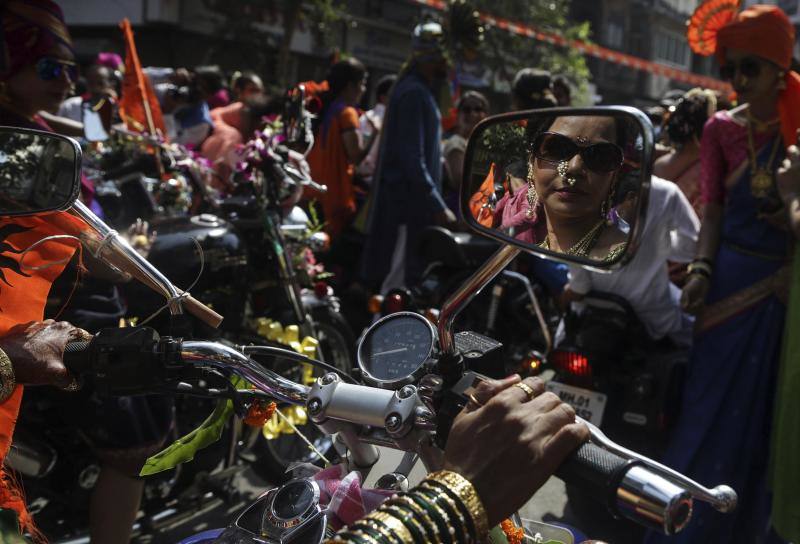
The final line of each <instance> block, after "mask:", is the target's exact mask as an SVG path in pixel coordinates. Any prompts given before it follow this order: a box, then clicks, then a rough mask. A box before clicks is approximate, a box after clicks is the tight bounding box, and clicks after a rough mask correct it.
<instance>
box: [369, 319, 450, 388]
mask: <svg viewBox="0 0 800 544" xmlns="http://www.w3.org/2000/svg"><path fill="white" fill-rule="evenodd" d="M435 339H436V331H435V330H434V328H433V325H431V324H430V322H429V321H428V320H427V319H425V318H424V317H422V316H421V315H419V314H415V313H412V312H399V313H396V314H391V315H389V316H386V317H384V318H383V319H381V320H380V321H378V322H377V323H375V324H374V325H373V326H372V327H370V329H369V330H368V331H367V332H366V334H364V337H363V338H362V339H361V343H360V344H359V346H358V366H359V367H360V368H361V371H362V373H363V375H364V379H365V381H368V382H370V383H371V384H373V385H378V386H381V387H394V386H396V385H402V384H404V383H409V382H411V381H413V380H414V378H416V377H417V374H419V373H420V372H422V371H423V370H424V368H423V367H424V365H425V362H426V361H428V359H429V358H430V357H431V355H432V354H433V346H434V341H435Z"/></svg>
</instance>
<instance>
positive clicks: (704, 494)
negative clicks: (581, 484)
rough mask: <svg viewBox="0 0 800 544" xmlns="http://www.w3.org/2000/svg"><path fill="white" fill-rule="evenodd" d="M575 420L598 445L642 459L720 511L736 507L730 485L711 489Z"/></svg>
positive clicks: (627, 456)
mask: <svg viewBox="0 0 800 544" xmlns="http://www.w3.org/2000/svg"><path fill="white" fill-rule="evenodd" d="M575 420H576V421H578V422H579V423H583V424H585V425H586V426H587V427H589V432H590V434H591V437H592V438H591V439H592V442H594V443H595V444H597V445H598V446H601V447H603V448H605V449H607V450H608V451H610V452H613V453H615V454H617V455H619V456H621V457H625V458H626V459H635V460H637V461H640V462H641V463H642V464H643V465H644V466H645V467H647V468H648V469H649V470H650V471H652V472H655V473H658V474H660V475H661V476H663V477H664V478H666V479H668V480H670V481H672V482H673V483H675V484H676V485H678V486H680V487H682V488H684V489H686V491H688V492H689V493H690V494H691V495H692V497H694V498H695V499H697V500H701V501H703V502H706V503H708V504H710V505H711V506H712V507H713V508H714V509H715V510H717V511H718V512H722V513H728V512H732V511H733V510H735V509H736V505H737V503H738V500H739V499H738V496H737V495H736V491H734V490H733V488H731V487H730V486H727V485H718V486H716V487H714V488H712V489H709V488H707V487H705V486H703V485H700V484H699V483H697V482H695V481H694V480H692V479H691V478H689V477H688V476H684V475H683V474H681V473H680V472H678V471H677V470H673V469H671V468H669V467H668V466H666V465H662V464H661V463H658V462H656V461H653V460H652V459H650V458H648V457H645V456H643V455H640V454H638V453H636V452H635V451H632V450H629V449H627V448H624V447H622V446H620V445H619V444H617V443H616V442H614V441H613V440H611V439H610V438H608V437H607V436H606V435H605V433H603V431H601V430H600V429H599V428H598V427H597V426H595V425H592V424H591V423H589V422H588V421H586V420H584V419H582V418H580V417H576V418H575Z"/></svg>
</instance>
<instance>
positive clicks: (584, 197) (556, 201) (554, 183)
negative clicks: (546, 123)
mask: <svg viewBox="0 0 800 544" xmlns="http://www.w3.org/2000/svg"><path fill="white" fill-rule="evenodd" d="M547 132H548V133H552V134H553V135H552V136H550V135H548V138H549V140H546V141H545V145H543V146H540V149H534V151H533V154H532V155H531V159H530V160H531V161H532V162H533V164H532V166H533V175H534V186H535V188H536V193H537V194H538V196H539V201H540V202H541V203H543V205H544V207H545V211H546V213H547V215H548V217H559V218H561V219H585V218H587V217H591V216H594V217H596V218H597V220H598V221H600V220H601V219H602V216H601V209H602V208H603V204H604V202H606V200H607V199H608V196H609V193H610V192H611V190H612V187H613V183H614V180H615V178H616V176H617V172H618V171H619V166H620V163H619V162H617V163H616V164H615V166H614V167H613V169H611V170H609V169H608V167H604V168H602V169H595V170H592V169H590V168H589V166H587V164H586V163H585V161H584V158H583V157H582V156H581V154H579V153H575V154H574V155H573V156H570V157H568V158H565V159H563V160H549V159H544V158H537V157H536V155H537V154H538V155H539V156H542V155H544V156H551V155H555V156H559V155H558V152H559V151H561V152H562V154H563V150H564V149H570V145H569V142H567V141H566V140H564V139H563V138H567V139H569V141H571V142H572V143H574V144H575V145H576V146H577V148H575V149H576V150H577V149H578V148H581V149H583V148H587V147H589V146H593V145H596V144H616V143H617V142H616V140H617V127H616V120H615V119H614V118H613V117H586V116H576V117H559V118H558V119H556V121H555V122H554V123H553V124H552V125H551V126H550V128H549V129H547ZM537 141H541V139H540V138H537ZM618 149H619V148H617V150H618ZM595 150H596V151H597V153H594V155H595V159H597V156H598V155H599V156H601V158H603V157H604V156H606V155H609V154H610V153H611V152H612V151H613V149H612V148H611V147H608V146H607V145H603V146H600V147H596V148H592V151H595ZM617 152H618V151H617ZM606 158H608V157H606ZM620 159H621V155H620ZM606 162H608V161H606ZM612 162H614V161H612Z"/></svg>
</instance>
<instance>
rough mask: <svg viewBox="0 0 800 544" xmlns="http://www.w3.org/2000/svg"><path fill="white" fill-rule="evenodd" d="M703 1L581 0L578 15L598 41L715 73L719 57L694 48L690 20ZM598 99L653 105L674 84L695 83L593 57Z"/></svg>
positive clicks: (575, 14)
mask: <svg viewBox="0 0 800 544" xmlns="http://www.w3.org/2000/svg"><path fill="white" fill-rule="evenodd" d="M698 3H699V2H698V0H598V1H589V0H577V1H575V2H573V4H572V14H571V15H572V17H573V18H574V19H575V20H577V21H589V22H590V23H591V25H592V29H593V40H594V41H595V42H596V43H598V44H599V45H602V46H604V47H608V48H609V49H614V50H617V51H620V52H623V53H627V54H630V55H633V56H636V57H640V58H643V59H646V60H650V61H653V62H657V63H659V64H663V65H666V66H669V67H672V68H677V69H680V70H684V71H690V72H694V73H697V74H701V75H710V76H714V75H715V74H716V67H715V65H714V62H713V59H710V58H707V57H700V56H698V55H695V54H694V53H692V51H691V49H690V48H689V44H688V42H687V40H686V21H687V20H688V19H689V18H690V17H691V15H692V13H693V12H694V10H695V8H696V7H697V4H698ZM590 69H591V71H592V76H593V79H594V83H595V85H596V86H597V94H598V98H599V100H600V101H601V102H602V103H605V104H631V105H635V106H648V105H653V104H656V103H658V101H659V100H660V99H661V98H662V97H663V96H664V94H665V93H666V92H667V91H669V90H673V89H688V88H689V87H690V86H689V85H688V84H686V83H683V82H680V81H674V80H671V79H669V78H667V77H665V76H661V75H656V74H651V73H648V72H645V71H641V70H635V69H633V68H629V67H627V66H624V65H621V64H615V63H611V62H607V61H601V60H598V59H591V61H590Z"/></svg>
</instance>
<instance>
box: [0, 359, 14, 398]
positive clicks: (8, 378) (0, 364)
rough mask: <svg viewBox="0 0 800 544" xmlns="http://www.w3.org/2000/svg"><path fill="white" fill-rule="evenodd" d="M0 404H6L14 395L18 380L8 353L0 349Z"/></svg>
mask: <svg viewBox="0 0 800 544" xmlns="http://www.w3.org/2000/svg"><path fill="white" fill-rule="evenodd" d="M0 381H2V383H1V384H0V402H5V401H7V400H8V398H9V397H10V396H11V395H13V394H14V389H15V388H16V386H17V380H16V379H15V378H14V365H13V364H11V359H9V358H8V355H6V352H5V351H3V350H1V349H0Z"/></svg>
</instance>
